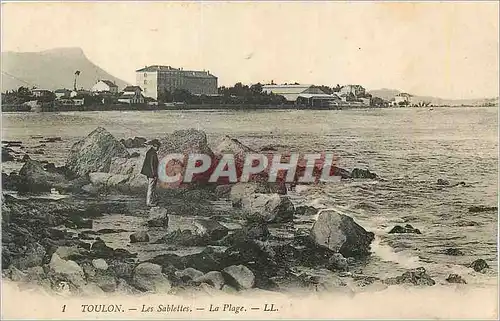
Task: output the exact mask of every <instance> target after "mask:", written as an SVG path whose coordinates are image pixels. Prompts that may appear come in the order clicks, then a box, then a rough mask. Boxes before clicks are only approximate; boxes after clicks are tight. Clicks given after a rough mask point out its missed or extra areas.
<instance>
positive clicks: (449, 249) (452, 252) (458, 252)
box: [444, 248, 464, 256]
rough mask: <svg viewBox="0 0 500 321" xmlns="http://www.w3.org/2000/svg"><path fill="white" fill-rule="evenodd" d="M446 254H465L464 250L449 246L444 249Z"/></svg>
mask: <svg viewBox="0 0 500 321" xmlns="http://www.w3.org/2000/svg"><path fill="white" fill-rule="evenodd" d="M444 254H446V255H452V256H460V255H464V252H462V251H460V250H459V249H456V248H447V249H446V250H445V251H444Z"/></svg>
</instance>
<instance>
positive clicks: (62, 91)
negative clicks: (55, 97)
mask: <svg viewBox="0 0 500 321" xmlns="http://www.w3.org/2000/svg"><path fill="white" fill-rule="evenodd" d="M54 92H55V93H63V94H66V93H70V92H71V90H69V89H65V88H64V89H56V91H54Z"/></svg>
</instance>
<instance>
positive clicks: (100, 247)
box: [90, 238, 136, 259]
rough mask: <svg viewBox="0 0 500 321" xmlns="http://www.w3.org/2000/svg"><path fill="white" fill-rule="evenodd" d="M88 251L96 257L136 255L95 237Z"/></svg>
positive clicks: (127, 256)
mask: <svg viewBox="0 0 500 321" xmlns="http://www.w3.org/2000/svg"><path fill="white" fill-rule="evenodd" d="M90 252H91V254H92V256H93V257H96V258H104V259H109V258H129V257H134V256H136V255H135V254H131V253H130V252H128V251H127V250H124V249H113V248H111V247H109V246H107V245H106V243H104V241H103V240H101V239H100V238H97V239H96V241H95V242H94V243H92V246H91V247H90Z"/></svg>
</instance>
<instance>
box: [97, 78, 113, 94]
mask: <svg viewBox="0 0 500 321" xmlns="http://www.w3.org/2000/svg"><path fill="white" fill-rule="evenodd" d="M91 91H92V93H110V94H117V93H118V86H117V85H116V84H115V83H114V82H112V81H110V80H98V81H97V83H96V84H95V85H94V86H92V90H91Z"/></svg>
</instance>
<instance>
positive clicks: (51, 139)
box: [40, 137, 62, 143]
mask: <svg viewBox="0 0 500 321" xmlns="http://www.w3.org/2000/svg"><path fill="white" fill-rule="evenodd" d="M61 141H62V138H61V137H47V138H45V139H44V140H41V141H40V143H55V142H61Z"/></svg>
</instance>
